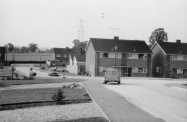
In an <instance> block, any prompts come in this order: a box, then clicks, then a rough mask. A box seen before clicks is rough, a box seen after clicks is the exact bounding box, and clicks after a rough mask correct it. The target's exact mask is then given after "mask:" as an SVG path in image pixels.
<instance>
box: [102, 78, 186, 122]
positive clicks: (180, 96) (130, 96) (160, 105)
mask: <svg viewBox="0 0 187 122" xmlns="http://www.w3.org/2000/svg"><path fill="white" fill-rule="evenodd" d="M183 83H185V84H187V82H186V81H185V80H177V79H155V78H123V79H122V84H121V85H119V86H118V85H105V87H106V88H108V89H109V90H112V91H114V92H116V93H118V94H120V95H121V96H123V97H124V98H126V99H127V100H128V101H129V102H131V103H133V104H134V105H136V106H138V107H139V108H141V109H142V110H144V111H146V112H148V113H150V114H152V115H153V116H155V117H158V118H162V119H164V120H166V121H167V122H187V89H185V88H182V87H179V86H180V85H181V84H183Z"/></svg>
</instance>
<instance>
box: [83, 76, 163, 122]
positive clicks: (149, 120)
mask: <svg viewBox="0 0 187 122" xmlns="http://www.w3.org/2000/svg"><path fill="white" fill-rule="evenodd" d="M100 81H101V79H97V80H96V79H90V80H87V81H85V82H84V84H85V86H86V87H87V89H88V91H89V93H90V95H91V96H92V97H93V98H94V99H95V101H96V103H97V104H98V105H99V106H100V107H101V108H102V109H103V111H104V112H105V113H106V115H107V116H108V117H109V119H110V120H111V122H165V121H164V120H162V119H160V118H156V117H154V116H152V115H151V114H149V113H147V112H145V111H143V110H142V109H140V108H138V107H137V106H135V105H133V104H131V103H130V102H128V101H127V100H126V99H125V97H123V96H120V95H119V94H118V93H116V92H113V91H112V90H109V89H107V88H106V87H105V86H104V85H103V84H101V82H100Z"/></svg>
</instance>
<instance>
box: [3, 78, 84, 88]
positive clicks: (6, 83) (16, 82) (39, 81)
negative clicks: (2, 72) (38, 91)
mask: <svg viewBox="0 0 187 122" xmlns="http://www.w3.org/2000/svg"><path fill="white" fill-rule="evenodd" d="M80 81H83V80H82V79H73V78H56V79H35V80H0V87H7V86H10V85H26V84H45V83H65V82H80Z"/></svg>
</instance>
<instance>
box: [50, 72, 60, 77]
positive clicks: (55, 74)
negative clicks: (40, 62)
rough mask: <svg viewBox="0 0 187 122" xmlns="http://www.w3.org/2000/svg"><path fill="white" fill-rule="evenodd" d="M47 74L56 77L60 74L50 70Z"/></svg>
mask: <svg viewBox="0 0 187 122" xmlns="http://www.w3.org/2000/svg"><path fill="white" fill-rule="evenodd" d="M48 75H49V76H56V77H58V76H60V75H59V73H58V72H51V73H49V74H48Z"/></svg>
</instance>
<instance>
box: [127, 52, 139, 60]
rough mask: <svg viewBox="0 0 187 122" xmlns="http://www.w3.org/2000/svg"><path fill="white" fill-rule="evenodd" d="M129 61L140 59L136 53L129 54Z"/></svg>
mask: <svg viewBox="0 0 187 122" xmlns="http://www.w3.org/2000/svg"><path fill="white" fill-rule="evenodd" d="M128 59H138V55H137V54H135V53H129V54H128Z"/></svg>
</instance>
